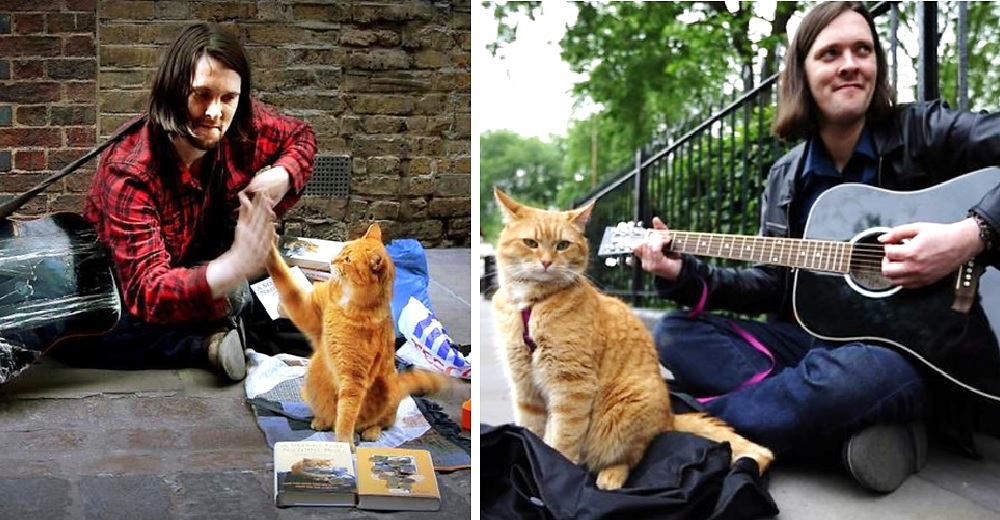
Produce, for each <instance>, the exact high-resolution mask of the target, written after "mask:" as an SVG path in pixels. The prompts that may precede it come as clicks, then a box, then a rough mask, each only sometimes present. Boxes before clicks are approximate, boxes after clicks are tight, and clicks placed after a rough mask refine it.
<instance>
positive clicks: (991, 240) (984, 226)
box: [969, 213, 997, 251]
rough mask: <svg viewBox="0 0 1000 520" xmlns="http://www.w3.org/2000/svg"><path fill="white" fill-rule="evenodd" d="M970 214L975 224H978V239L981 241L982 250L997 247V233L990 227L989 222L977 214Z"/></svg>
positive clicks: (990, 249)
mask: <svg viewBox="0 0 1000 520" xmlns="http://www.w3.org/2000/svg"><path fill="white" fill-rule="evenodd" d="M969 216H971V217H972V218H973V219H974V220H975V221H976V225H978V226H979V239H980V240H982V241H983V246H984V247H983V251H992V250H994V249H996V247H997V233H996V231H994V230H993V228H992V227H990V224H989V222H986V220H984V219H983V217H980V216H979V215H977V214H975V213H972V214H971V215H969Z"/></svg>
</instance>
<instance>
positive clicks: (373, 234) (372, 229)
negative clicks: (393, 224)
mask: <svg viewBox="0 0 1000 520" xmlns="http://www.w3.org/2000/svg"><path fill="white" fill-rule="evenodd" d="M365 238H371V239H374V240H382V228H380V227H379V225H378V223H377V222H375V223H372V225H370V226H368V231H366V232H365Z"/></svg>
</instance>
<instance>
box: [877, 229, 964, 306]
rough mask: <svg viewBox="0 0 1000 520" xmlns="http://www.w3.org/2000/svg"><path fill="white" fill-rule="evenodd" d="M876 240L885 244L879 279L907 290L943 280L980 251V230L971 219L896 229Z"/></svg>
mask: <svg viewBox="0 0 1000 520" xmlns="http://www.w3.org/2000/svg"><path fill="white" fill-rule="evenodd" d="M878 240H879V242H881V243H883V244H885V256H884V257H883V258H882V275H883V276H885V277H886V278H888V279H889V281H891V282H892V283H893V284H895V285H899V286H902V287H905V288H908V289H915V288H917V287H923V286H925V285H930V284H932V283H934V282H936V281H938V280H940V279H942V278H944V277H945V276H947V275H949V274H951V273H953V272H955V271H956V270H958V268H959V267H960V266H961V265H962V264H964V263H965V262H967V261H968V260H969V259H970V258H972V257H974V256H975V255H976V254H978V253H979V251H981V250H982V242H981V241H980V240H979V228H978V226H977V225H976V222H975V221H974V220H973V219H971V218H970V219H965V220H962V221H960V222H955V223H952V224H938V223H930V222H918V223H915V224H905V225H902V226H896V227H894V228H892V229H890V230H889V231H888V232H887V233H885V234H884V235H882V236H880V237H879V238H878Z"/></svg>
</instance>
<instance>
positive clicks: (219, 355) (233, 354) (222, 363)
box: [208, 323, 247, 381]
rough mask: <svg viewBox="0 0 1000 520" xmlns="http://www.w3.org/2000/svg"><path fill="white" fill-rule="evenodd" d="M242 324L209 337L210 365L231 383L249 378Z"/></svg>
mask: <svg viewBox="0 0 1000 520" xmlns="http://www.w3.org/2000/svg"><path fill="white" fill-rule="evenodd" d="M242 325H243V324H242V323H240V324H238V325H237V326H236V327H234V328H232V329H229V330H226V331H222V332H216V333H215V334H212V335H211V336H209V337H208V363H209V365H210V366H211V367H212V368H213V369H214V370H215V371H216V372H217V373H219V374H220V375H222V376H225V377H226V378H228V379H229V380H230V381H242V380H243V379H244V378H246V377H247V360H246V352H245V351H244V347H243V335H242V334H241V333H240V328H241V327H242Z"/></svg>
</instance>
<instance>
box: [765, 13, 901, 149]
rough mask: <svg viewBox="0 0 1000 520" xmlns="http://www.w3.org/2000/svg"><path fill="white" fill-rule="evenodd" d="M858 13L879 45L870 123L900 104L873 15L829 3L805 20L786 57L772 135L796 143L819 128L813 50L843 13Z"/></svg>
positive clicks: (867, 114)
mask: <svg viewBox="0 0 1000 520" xmlns="http://www.w3.org/2000/svg"><path fill="white" fill-rule="evenodd" d="M848 11H854V12H855V13H858V14H860V15H861V16H863V17H864V19H865V21H866V22H868V29H869V30H870V31H871V33H872V40H873V43H874V44H875V49H874V50H875V63H876V69H877V70H876V75H875V92H874V93H873V94H872V100H871V104H870V105H868V112H867V113H866V114H865V117H866V119H867V120H868V121H879V120H881V119H882V118H883V117H884V116H886V115H888V114H889V113H890V112H891V111H892V109H893V107H894V106H895V105H896V91H895V89H893V88H892V86H891V85H889V79H888V68H889V67H888V62H887V61H886V58H885V49H883V48H882V44H881V43H880V42H879V37H878V31H876V30H875V21H874V19H872V15H871V13H869V12H868V10H867V9H865V6H864V5H863V4H861V2H825V3H822V4H820V5H818V6H816V7H815V8H814V9H813V10H812V11H810V12H809V14H807V15H806V16H805V18H803V19H802V23H801V24H799V28H798V30H797V31H796V32H795V39H794V40H793V41H792V45H791V48H789V50H788V54H787V55H786V56H785V68H784V70H782V72H781V78H780V86H779V91H778V114H777V116H776V117H775V119H774V123H773V124H772V125H771V134H772V135H775V136H777V137H780V138H781V139H785V140H789V141H794V140H798V139H803V138H806V137H808V136H810V135H813V134H814V133H815V132H816V131H817V129H818V122H817V113H816V112H817V110H818V109H817V107H816V101H815V100H813V98H812V94H811V93H810V92H809V82H808V81H807V80H806V69H805V61H806V57H807V56H808V55H809V49H810V48H812V46H813V43H815V42H816V37H818V36H819V33H821V32H822V31H823V29H825V28H826V26H827V25H830V22H832V21H833V20H834V19H835V18H837V17H838V16H840V15H841V14H843V13H845V12H848Z"/></svg>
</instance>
